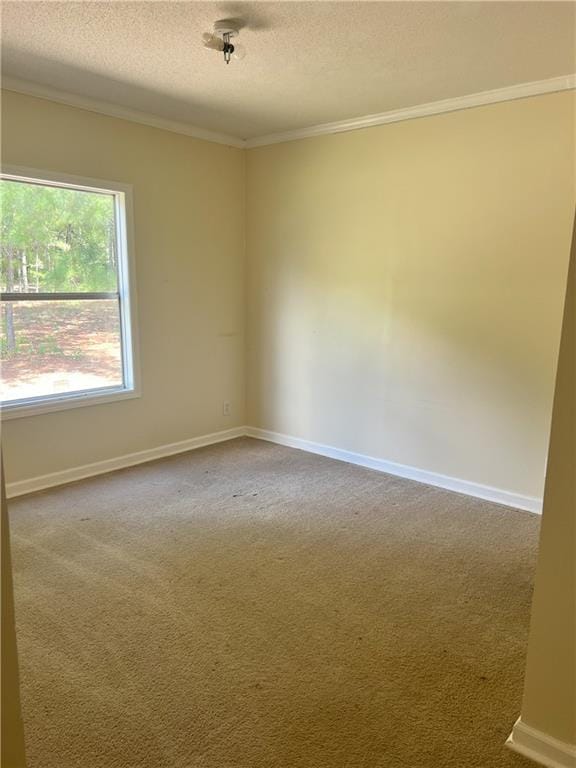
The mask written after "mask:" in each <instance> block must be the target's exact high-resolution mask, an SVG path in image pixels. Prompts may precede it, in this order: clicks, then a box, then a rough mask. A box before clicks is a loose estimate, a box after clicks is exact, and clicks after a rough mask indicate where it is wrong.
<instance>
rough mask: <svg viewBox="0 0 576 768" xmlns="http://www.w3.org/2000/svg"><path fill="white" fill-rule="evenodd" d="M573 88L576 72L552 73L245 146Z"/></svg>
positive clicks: (276, 135)
mask: <svg viewBox="0 0 576 768" xmlns="http://www.w3.org/2000/svg"><path fill="white" fill-rule="evenodd" d="M574 88H576V74H570V75H563V76H562V77H553V78H551V79H549V80H536V81H535V82H532V83H521V84H520V85H511V86H509V87H507V88H497V89H496V90H493V91H481V92H480V93H472V94H470V95H468V96H457V97H456V98H454V99H444V100H443V101H431V102H429V103H428V104H419V105H417V106H414V107H407V108H405V109H397V110H394V111H392V112H381V113H379V114H377V115H365V116H364V117H355V118H352V119H351V120H340V121H338V122H335V123H322V124H320V125H312V126H310V127H309V128H297V129H296V130H294V131H285V132H283V133H272V134H269V135H268V136H259V137H257V138H254V139H248V140H247V141H246V143H245V146H246V148H247V149H251V148H253V147H264V146H267V145H269V144H280V143H283V142H286V141H295V140H296V139H308V138H313V137H314V136H325V135H326V134H330V133H344V132H346V131H357V130H359V129H361V128H372V127H374V126H376V125H386V124H387V123H399V122H401V121H403V120H414V119H416V118H418V117H430V116H431V115H441V114H443V113H445V112H456V111H459V110H461V109H471V108H472V107H481V106H485V105H487V104H498V103H499V102H502V101H513V100H515V99H525V98H528V97H529V96H540V95H542V94H546V93H557V92H558V91H567V90H572V89H574Z"/></svg>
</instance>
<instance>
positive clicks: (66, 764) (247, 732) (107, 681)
mask: <svg viewBox="0 0 576 768" xmlns="http://www.w3.org/2000/svg"><path fill="white" fill-rule="evenodd" d="M10 509H11V520H12V532H13V548H14V561H15V578H16V610H17V625H18V639H19V650H20V656H21V665H22V670H21V673H22V687H23V691H22V693H23V706H24V717H25V727H26V738H27V747H28V754H29V766H30V768H128V767H129V768H135V767H136V766H138V768H406V766H409V768H452V767H453V768H468V767H469V766H470V767H472V766H474V768H492V767H493V766H498V768H506V767H507V766H510V768H512V767H514V766H516V767H518V766H527V765H531V763H530V764H529V763H528V762H527V761H524V760H523V759H522V758H520V757H518V756H517V755H514V754H512V753H511V752H509V751H508V750H506V749H505V748H504V746H503V743H504V741H505V739H506V737H507V736H508V733H509V731H510V729H511V727H512V724H513V722H514V720H515V719H516V717H517V715H518V713H519V709H520V697H521V690H522V677H523V671H524V655H525V650H526V638H527V630H528V620H529V607H530V598H531V582H532V577H533V573H534V565H535V555H536V548H537V534H538V523H539V521H538V518H537V517H536V516H534V515H531V514H529V513H527V512H518V511H515V510H512V509H507V508H504V507H499V506H497V505H495V504H490V503H487V502H482V501H479V500H475V499H471V498H468V497H466V496H461V495H458V494H452V493H448V492H444V491H441V490H438V489H435V488H431V487H428V486H425V485H420V484H417V483H413V482H409V481H406V480H401V479H397V478H394V477H390V476H388V475H384V474H380V473H377V472H372V471H370V470H365V469H362V468H359V467H354V466H351V465H348V464H344V463H341V462H336V461H332V460H330V459H325V458H322V457H318V456H313V455H310V454H306V453H303V452H300V451H296V450H292V449H288V448H281V447H278V446H274V445H271V444H268V443H264V442H260V441H256V440H250V439H241V440H236V441H233V442H229V443H226V444H221V445H218V446H214V447H211V448H206V449H201V450H198V451H195V452H192V453H189V454H185V455H182V456H178V457H174V458H170V459H166V460H162V461H158V462H156V463H153V464H148V465H143V466H140V467H137V468H134V469H129V470H124V471H121V472H117V473H115V474H111V475H108V476H103V477H100V478H96V479H93V480H86V481H83V482H81V483H78V484H76V485H71V486H68V487H65V488H61V489H56V490H53V491H47V492H44V493H40V494H37V495H35V496H30V497H28V498H24V499H20V500H14V501H13V502H12V503H11V505H10Z"/></svg>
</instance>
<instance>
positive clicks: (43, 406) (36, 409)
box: [0, 388, 140, 421]
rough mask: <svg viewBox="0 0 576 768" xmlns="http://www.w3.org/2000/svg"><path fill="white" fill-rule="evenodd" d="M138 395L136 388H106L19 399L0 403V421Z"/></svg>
mask: <svg viewBox="0 0 576 768" xmlns="http://www.w3.org/2000/svg"><path fill="white" fill-rule="evenodd" d="M136 397H140V391H139V390H137V389H134V388H133V389H108V390H94V389H92V390H88V391H85V392H75V393H73V394H65V395H54V396H52V397H50V396H48V397H42V398H35V399H34V400H29V401H25V400H21V401H19V402H14V403H10V404H6V405H2V404H0V416H1V418H2V421H8V420H10V419H23V418H27V417H29V416H41V415H42V414H44V413H53V412H54V411H67V410H69V409H70V408H83V407H86V406H90V405H104V404H105V403H115V402H117V401H119V400H131V399H133V398H136Z"/></svg>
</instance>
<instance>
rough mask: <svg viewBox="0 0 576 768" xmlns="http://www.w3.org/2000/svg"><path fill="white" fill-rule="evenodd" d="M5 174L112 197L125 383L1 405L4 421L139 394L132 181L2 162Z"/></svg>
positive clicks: (128, 397)
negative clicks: (120, 180)
mask: <svg viewBox="0 0 576 768" xmlns="http://www.w3.org/2000/svg"><path fill="white" fill-rule="evenodd" d="M0 175H1V177H2V178H8V179H15V180H20V181H27V182H30V183H38V184H41V185H43V186H48V187H49V186H53V187H63V188H65V189H76V190H81V191H84V192H96V193H101V194H109V195H112V196H113V198H114V211H115V216H114V218H115V224H116V245H117V249H118V293H119V297H120V323H121V345H122V376H123V385H122V386H120V387H95V388H93V389H89V390H85V391H80V392H62V393H60V394H57V395H46V396H42V397H33V398H26V399H23V400H20V401H13V402H7V403H3V404H0V418H1V419H2V421H4V420H7V419H18V418H26V417H29V416H36V415H39V414H42V413H52V412H53V411H63V410H66V409H68V408H79V407H81V406H89V405H99V404H101V403H111V402H115V401H117V400H126V399H130V398H135V397H140V394H141V390H140V386H141V383H140V382H141V377H140V355H139V340H138V316H137V310H136V307H137V296H136V275H135V271H136V257H135V253H134V249H135V243H134V218H133V217H134V208H133V202H132V185H131V184H124V183H122V182H119V181H110V180H108V179H95V178H93V177H88V176H75V175H72V174H68V173H60V172H56V171H48V170H44V169H41V168H29V167H25V166H16V165H9V164H2V167H1V169H0Z"/></svg>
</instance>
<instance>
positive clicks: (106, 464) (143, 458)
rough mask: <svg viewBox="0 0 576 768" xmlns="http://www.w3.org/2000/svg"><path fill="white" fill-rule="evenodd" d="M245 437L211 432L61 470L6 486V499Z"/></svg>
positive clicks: (242, 432) (237, 429)
mask: <svg viewBox="0 0 576 768" xmlns="http://www.w3.org/2000/svg"><path fill="white" fill-rule="evenodd" d="M245 434H246V429H245V427H235V428H234V429H225V430H224V431H222V432H213V433H212V434H210V435H201V436H200V437H192V438H190V439H189V440H181V441H180V442H178V443H169V444H168V445H160V446H158V447H157V448H149V449H148V450H146V451H138V452H137V453H127V454H125V455H124V456H117V457H116V458H114V459H106V460H105V461H96V462H94V463H93V464H84V465H82V466H80V467H72V469H64V470H62V471H61V472H52V473H51V474H49V475H39V476H38V477H31V478H30V479H29V480H20V481H18V482H15V483H7V485H6V495H7V496H8V498H9V499H13V498H14V497H16V496H23V495H24V494H26V493H34V492H35V491H43V490H45V489H46V488H53V487H54V486H57V485H65V484H66V483H73V482H75V481H76V480H84V479H86V478H87V477H94V476H96V475H103V474H105V473H107V472H114V470H116V469H125V468H126V467H134V466H136V465H137V464H144V463H146V462H147V461H154V460H155V459H162V458H164V457H166V456H174V455H175V454H177V453H185V452H186V451H192V450H194V449H195V448H202V447H204V446H206V445H214V444H215V443H223V442H225V441H226V440H233V439H234V438H236V437H243V436H244V435H245Z"/></svg>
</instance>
